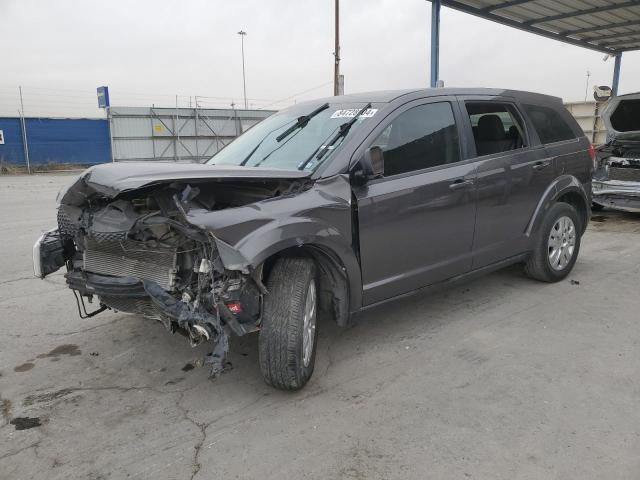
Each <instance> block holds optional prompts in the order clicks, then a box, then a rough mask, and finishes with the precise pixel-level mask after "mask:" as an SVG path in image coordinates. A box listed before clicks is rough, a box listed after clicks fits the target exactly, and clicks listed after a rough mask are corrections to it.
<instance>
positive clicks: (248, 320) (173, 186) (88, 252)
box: [34, 179, 308, 376]
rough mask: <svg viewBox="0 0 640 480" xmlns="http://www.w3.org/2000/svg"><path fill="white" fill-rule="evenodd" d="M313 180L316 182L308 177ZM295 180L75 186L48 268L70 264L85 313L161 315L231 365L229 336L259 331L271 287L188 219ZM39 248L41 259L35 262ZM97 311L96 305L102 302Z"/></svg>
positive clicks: (45, 243)
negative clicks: (107, 188)
mask: <svg viewBox="0 0 640 480" xmlns="http://www.w3.org/2000/svg"><path fill="white" fill-rule="evenodd" d="M306 183H308V182H306ZM304 186H305V181H298V180H291V179H260V180H234V181H223V182H190V183H188V182H179V181H178V182H172V183H164V184H160V185H153V186H147V187H143V188H140V189H132V190H130V191H127V192H124V193H120V194H118V195H115V196H113V195H108V194H105V193H104V192H100V191H98V190H97V189H89V188H86V189H85V191H82V193H81V194H78V189H77V188H76V189H75V191H72V192H71V194H70V193H67V194H66V196H65V198H64V199H63V201H62V202H61V204H60V205H59V210H58V229H57V230H52V231H50V232H47V233H45V234H44V235H43V236H42V237H41V239H40V240H39V242H38V243H37V244H36V247H38V252H36V247H34V264H38V265H39V268H40V272H38V271H36V275H38V276H41V277H44V276H45V275H47V274H49V273H51V272H53V271H55V270H57V269H58V268H60V267H62V266H66V269H67V273H66V274H65V278H66V282H67V284H68V286H69V287H70V288H71V289H72V290H73V292H74V295H75V296H76V301H77V304H78V310H79V313H80V316H81V317H89V316H94V315H96V314H98V313H100V312H102V311H104V310H106V309H113V310H117V311H122V312H127V313H134V314H139V315H143V316H145V317H148V318H152V319H156V320H159V321H161V322H162V323H163V324H164V325H165V327H166V328H167V329H168V330H170V331H171V332H179V333H183V334H184V335H186V336H188V338H189V340H190V342H191V345H192V346H195V345H198V344H200V343H201V342H203V341H206V340H212V341H213V343H214V345H215V346H214V350H213V352H212V353H211V354H210V355H209V356H208V357H207V359H206V361H207V362H208V363H210V364H211V368H212V375H213V376H215V375H217V374H218V373H220V372H221V371H223V369H224V368H225V355H226V353H227V351H228V348H229V346H228V336H229V334H231V333H233V334H235V335H244V334H246V333H248V332H251V331H254V330H256V329H257V328H259V325H260V321H261V305H262V297H263V295H264V294H266V293H267V290H266V287H265V286H264V284H263V282H262V274H263V272H262V268H263V266H262V265H260V266H258V267H255V268H253V267H249V266H245V267H244V268H242V269H228V268H225V266H224V264H223V262H222V260H221V257H220V253H219V251H218V247H217V243H216V241H215V240H216V239H215V237H214V236H213V235H212V234H211V233H210V232H208V231H206V230H204V229H202V228H199V227H196V226H194V225H193V223H191V222H189V220H188V215H189V214H190V212H192V211H198V212H215V211H217V210H224V209H229V208H234V207H240V206H244V205H248V204H252V203H255V202H258V201H261V200H264V199H268V198H273V197H277V196H280V195H287V194H291V193H293V192H295V191H297V190H299V189H301V188H304ZM36 255H37V256H38V259H36ZM96 297H97V303H98V305H99V306H98V307H97V308H96V309H95V310H93V311H88V310H87V305H86V304H87V303H96V302H94V299H95V298H96Z"/></svg>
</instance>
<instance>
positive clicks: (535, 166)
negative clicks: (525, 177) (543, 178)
mask: <svg viewBox="0 0 640 480" xmlns="http://www.w3.org/2000/svg"><path fill="white" fill-rule="evenodd" d="M549 165H551V161H550V160H545V161H544V162H536V163H534V164H533V169H534V170H542V169H543V168H547V167H548V166H549Z"/></svg>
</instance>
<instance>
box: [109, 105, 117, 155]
mask: <svg viewBox="0 0 640 480" xmlns="http://www.w3.org/2000/svg"><path fill="white" fill-rule="evenodd" d="M107 128H108V130H109V150H111V161H112V162H115V161H116V152H115V151H114V149H113V115H112V114H111V106H108V107H107Z"/></svg>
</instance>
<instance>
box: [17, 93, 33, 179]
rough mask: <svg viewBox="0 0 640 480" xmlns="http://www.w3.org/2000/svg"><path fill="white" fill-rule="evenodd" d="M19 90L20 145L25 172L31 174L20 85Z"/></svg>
mask: <svg viewBox="0 0 640 480" xmlns="http://www.w3.org/2000/svg"><path fill="white" fill-rule="evenodd" d="M18 90H19V91H20V123H21V125H22V147H23V149H24V159H25V161H26V162H27V172H28V173H29V174H31V162H29V142H28V141H27V123H26V122H25V120H24V103H23V102H22V86H20V87H18Z"/></svg>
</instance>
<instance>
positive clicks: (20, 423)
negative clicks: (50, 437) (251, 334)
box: [9, 417, 42, 430]
mask: <svg viewBox="0 0 640 480" xmlns="http://www.w3.org/2000/svg"><path fill="white" fill-rule="evenodd" d="M9 423H10V424H11V425H13V426H14V427H16V430H29V429H30V428H34V427H39V426H41V425H42V423H40V418H38V417H16V418H14V419H13V420H11V421H10V422H9Z"/></svg>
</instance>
